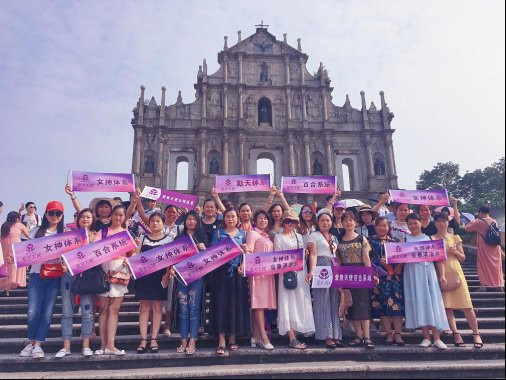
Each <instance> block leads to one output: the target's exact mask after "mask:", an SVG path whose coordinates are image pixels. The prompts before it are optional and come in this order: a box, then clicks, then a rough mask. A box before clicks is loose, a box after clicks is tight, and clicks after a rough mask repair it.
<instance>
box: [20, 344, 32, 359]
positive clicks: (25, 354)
mask: <svg viewBox="0 0 506 380" xmlns="http://www.w3.org/2000/svg"><path fill="white" fill-rule="evenodd" d="M32 352H33V345H32V344H31V343H30V344H28V345H27V346H26V347H25V348H23V351H21V353H20V354H19V356H21V357H22V358H31V357H32Z"/></svg>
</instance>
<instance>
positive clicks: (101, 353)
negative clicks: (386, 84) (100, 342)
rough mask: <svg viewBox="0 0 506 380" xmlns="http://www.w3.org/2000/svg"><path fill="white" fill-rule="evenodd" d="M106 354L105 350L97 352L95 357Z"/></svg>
mask: <svg viewBox="0 0 506 380" xmlns="http://www.w3.org/2000/svg"><path fill="white" fill-rule="evenodd" d="M103 354H104V350H96V351H95V355H97V356H102V355H103Z"/></svg>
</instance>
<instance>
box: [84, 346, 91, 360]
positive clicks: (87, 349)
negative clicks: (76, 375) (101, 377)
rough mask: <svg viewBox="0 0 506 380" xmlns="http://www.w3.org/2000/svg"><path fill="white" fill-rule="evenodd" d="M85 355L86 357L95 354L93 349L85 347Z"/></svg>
mask: <svg viewBox="0 0 506 380" xmlns="http://www.w3.org/2000/svg"><path fill="white" fill-rule="evenodd" d="M83 356H84V357H85V358H87V357H90V356H93V351H92V350H91V349H89V348H83Z"/></svg>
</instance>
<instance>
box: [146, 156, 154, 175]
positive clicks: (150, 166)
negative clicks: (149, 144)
mask: <svg viewBox="0 0 506 380" xmlns="http://www.w3.org/2000/svg"><path fill="white" fill-rule="evenodd" d="M154 172H155V160H154V157H153V154H151V152H148V153H147V154H146V160H145V161H144V173H154Z"/></svg>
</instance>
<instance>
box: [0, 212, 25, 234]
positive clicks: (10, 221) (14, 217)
mask: <svg viewBox="0 0 506 380" xmlns="http://www.w3.org/2000/svg"><path fill="white" fill-rule="evenodd" d="M0 207H1V206H0ZM20 218H21V215H20V214H19V212H16V211H11V212H9V213H8V214H7V220H6V221H5V223H4V224H2V229H1V231H0V234H1V236H2V238H6V237H7V236H8V235H9V233H10V231H11V227H12V226H13V225H14V224H16V222H19V219H20Z"/></svg>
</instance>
